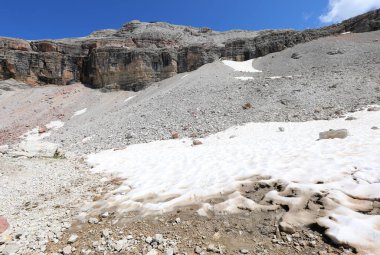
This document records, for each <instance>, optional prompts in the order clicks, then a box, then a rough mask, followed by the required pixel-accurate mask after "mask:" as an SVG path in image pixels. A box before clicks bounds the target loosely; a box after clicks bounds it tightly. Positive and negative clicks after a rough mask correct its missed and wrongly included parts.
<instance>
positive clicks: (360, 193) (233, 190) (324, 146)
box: [88, 110, 380, 254]
mask: <svg viewBox="0 0 380 255" xmlns="http://www.w3.org/2000/svg"><path fill="white" fill-rule="evenodd" d="M350 116H353V117H355V118H357V119H356V120H352V121H347V120H344V119H342V118H341V119H334V120H329V121H327V120H326V121H309V122H302V123H290V122H289V123H273V122H272V123H250V124H247V125H244V126H238V127H233V128H230V129H228V130H226V131H224V132H220V133H217V134H215V135H211V136H209V137H206V138H204V139H202V142H203V144H202V145H198V146H193V144H192V140H191V139H187V138H184V139H180V140H168V141H156V142H151V143H147V144H137V145H131V146H128V147H127V148H126V149H123V150H107V151H103V152H100V153H97V154H92V155H89V157H88V163H89V164H91V165H92V166H93V167H94V170H95V171H107V172H112V173H117V174H118V176H120V177H122V178H125V181H124V183H123V185H122V186H121V187H120V188H119V189H118V190H117V191H115V193H114V195H113V197H112V198H111V201H113V202H114V203H118V204H120V205H121V208H122V210H125V211H132V210H141V211H142V212H144V213H163V212H167V211H170V210H173V209H174V208H175V207H177V206H184V205H190V204H202V207H201V209H200V210H199V213H202V214H207V212H208V211H214V212H216V213H233V212H236V210H237V208H238V207H239V208H241V207H248V208H249V209H251V210H254V209H256V208H260V209H263V208H265V207H266V206H264V205H258V204H256V203H255V202H253V201H252V200H248V199H246V198H244V197H243V196H242V195H241V194H240V193H239V192H237V191H239V188H240V187H241V185H242V184H244V183H250V182H254V181H256V180H257V177H258V176H260V177H268V178H267V180H265V181H262V182H267V183H274V182H277V183H278V182H282V183H284V184H285V185H286V189H285V190H284V191H283V192H278V191H276V190H272V191H270V192H269V193H268V194H267V195H266V198H265V199H264V200H265V201H270V202H272V203H273V204H286V205H288V206H289V208H290V211H289V217H288V219H289V221H290V222H292V223H293V224H297V223H299V224H300V223H302V222H304V223H305V222H310V220H311V221H315V222H317V223H318V224H319V225H321V226H323V227H325V228H326V229H327V230H326V234H327V235H328V236H330V237H331V238H332V239H333V240H335V241H338V242H340V243H348V244H350V245H352V246H354V247H356V248H357V249H358V250H361V251H364V252H366V253H374V254H380V253H379V251H380V229H379V226H380V216H373V215H367V214H364V213H363V212H367V211H369V210H371V209H372V208H373V203H374V202H375V201H378V200H379V199H380V132H379V131H378V130H376V129H372V127H373V126H380V112H379V111H377V112H376V111H373V112H372V111H366V110H364V111H360V112H356V113H353V114H351V115H350ZM279 127H283V129H284V131H283V132H281V131H280V130H279ZM341 128H345V129H348V131H349V136H348V137H347V138H345V139H328V140H318V137H319V136H318V135H319V132H322V131H326V130H329V129H341ZM314 194H322V195H323V196H324V199H323V201H324V208H322V209H321V208H319V209H318V210H317V209H315V210H314V211H313V210H312V209H310V208H309V211H311V212H310V213H309V215H308V216H305V215H304V213H303V211H305V210H304V208H305V206H306V205H305V203H306V204H307V201H308V200H309V199H310V198H311V197H312V196H313V195H314ZM210 197H226V198H227V201H225V202H223V203H221V204H217V205H210V204H207V203H205V201H206V200H207V199H209V198H210ZM228 198H229V199H228ZM309 207H310V206H309ZM268 209H269V207H268ZM291 214H293V216H294V217H292V215H291ZM300 215H301V216H300ZM310 215H311V216H310ZM304 216H305V217H304ZM313 217H314V218H313ZM310 218H311V219H310Z"/></svg>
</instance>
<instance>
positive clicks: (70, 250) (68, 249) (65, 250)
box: [62, 245, 72, 255]
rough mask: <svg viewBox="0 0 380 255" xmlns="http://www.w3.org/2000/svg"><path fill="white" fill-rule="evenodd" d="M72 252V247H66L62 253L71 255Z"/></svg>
mask: <svg viewBox="0 0 380 255" xmlns="http://www.w3.org/2000/svg"><path fill="white" fill-rule="evenodd" d="M71 252H72V249H71V246H70V245H67V246H66V247H64V248H63V249H62V253H63V255H69V254H71Z"/></svg>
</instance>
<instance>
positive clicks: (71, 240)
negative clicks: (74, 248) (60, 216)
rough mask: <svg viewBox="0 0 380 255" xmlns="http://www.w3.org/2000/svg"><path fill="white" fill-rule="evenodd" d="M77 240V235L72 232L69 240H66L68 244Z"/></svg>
mask: <svg viewBox="0 0 380 255" xmlns="http://www.w3.org/2000/svg"><path fill="white" fill-rule="evenodd" d="M77 240H78V235H77V234H72V235H71V236H70V237H69V240H68V241H67V243H68V244H72V243H75V242H76V241H77Z"/></svg>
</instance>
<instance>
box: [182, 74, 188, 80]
mask: <svg viewBox="0 0 380 255" xmlns="http://www.w3.org/2000/svg"><path fill="white" fill-rule="evenodd" d="M187 76H189V74H185V75H184V76H182V77H181V80H182V79H185V78H186V77H187Z"/></svg>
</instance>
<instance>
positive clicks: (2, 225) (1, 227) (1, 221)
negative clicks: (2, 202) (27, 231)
mask: <svg viewBox="0 0 380 255" xmlns="http://www.w3.org/2000/svg"><path fill="white" fill-rule="evenodd" d="M8 227H9V224H8V221H7V219H6V218H4V217H3V216H0V234H2V233H4V232H5V230H7V229H8Z"/></svg>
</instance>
